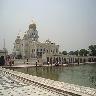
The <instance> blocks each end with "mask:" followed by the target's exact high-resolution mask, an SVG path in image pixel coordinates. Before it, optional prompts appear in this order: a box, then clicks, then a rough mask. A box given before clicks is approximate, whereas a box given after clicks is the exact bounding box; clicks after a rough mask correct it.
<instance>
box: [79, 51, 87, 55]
mask: <svg viewBox="0 0 96 96" xmlns="http://www.w3.org/2000/svg"><path fill="white" fill-rule="evenodd" d="M87 54H88V51H87V50H86V49H81V50H80V51H79V55H80V56H87Z"/></svg>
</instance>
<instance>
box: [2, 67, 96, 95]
mask: <svg viewBox="0 0 96 96" xmlns="http://www.w3.org/2000/svg"><path fill="white" fill-rule="evenodd" d="M0 71H2V72H3V73H4V74H5V75H9V76H11V77H13V78H14V79H19V80H21V81H23V82H24V83H28V84H31V83H35V84H40V86H46V87H50V88H53V89H55V90H58V91H60V92H65V93H69V94H71V95H72V94H77V95H78V96H96V89H94V88H90V87H84V86H79V85H75V84H69V83H64V82H59V81H54V80H50V79H46V78H42V77H37V76H32V75H29V74H24V73H22V72H17V71H13V70H10V69H5V68H0Z"/></svg>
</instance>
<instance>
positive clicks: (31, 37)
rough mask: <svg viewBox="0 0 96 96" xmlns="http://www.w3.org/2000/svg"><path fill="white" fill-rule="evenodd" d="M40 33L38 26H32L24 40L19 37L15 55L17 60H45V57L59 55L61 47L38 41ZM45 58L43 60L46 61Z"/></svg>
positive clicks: (15, 45) (14, 50) (16, 41)
mask: <svg viewBox="0 0 96 96" xmlns="http://www.w3.org/2000/svg"><path fill="white" fill-rule="evenodd" d="M38 38H39V36H38V31H37V30H36V24H34V23H33V24H30V25H29V29H28V30H27V32H26V33H25V34H24V37H23V39H21V38H20V36H17V38H16V40H15V43H14V49H13V54H14V56H15V57H16V58H43V57H44V58H45V59H46V57H45V56H47V55H48V56H49V55H50V56H52V55H58V54H59V45H56V44H55V43H52V42H51V41H50V40H46V41H45V42H44V43H41V42H39V41H38ZM44 58H43V59H44Z"/></svg>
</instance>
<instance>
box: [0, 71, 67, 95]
mask: <svg viewBox="0 0 96 96" xmlns="http://www.w3.org/2000/svg"><path fill="white" fill-rule="evenodd" d="M0 96H64V94H60V93H58V92H56V91H54V90H51V89H48V88H45V87H41V86H39V85H36V84H31V85H29V84H26V83H22V82H20V80H18V79H15V78H12V77H11V76H8V75H6V74H4V73H3V72H2V71H0ZM65 96H66V95H65ZM68 96H69V95H68Z"/></svg>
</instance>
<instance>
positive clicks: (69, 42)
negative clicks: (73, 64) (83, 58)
mask: <svg viewBox="0 0 96 96" xmlns="http://www.w3.org/2000/svg"><path fill="white" fill-rule="evenodd" d="M32 20H34V22H35V23H36V25H37V30H38V34H39V41H40V42H44V41H45V40H46V39H49V40H51V41H52V42H55V43H56V44H57V45H60V51H63V50H66V51H72V50H73V51H75V50H80V49H82V48H85V49H88V46H89V45H92V44H96V0H0V49H2V48H3V47H4V39H5V46H6V48H7V49H8V51H9V53H11V52H12V49H13V43H14V41H15V39H16V36H17V35H18V33H19V34H20V35H21V36H23V34H24V32H25V31H26V30H28V26H29V24H31V23H32Z"/></svg>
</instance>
